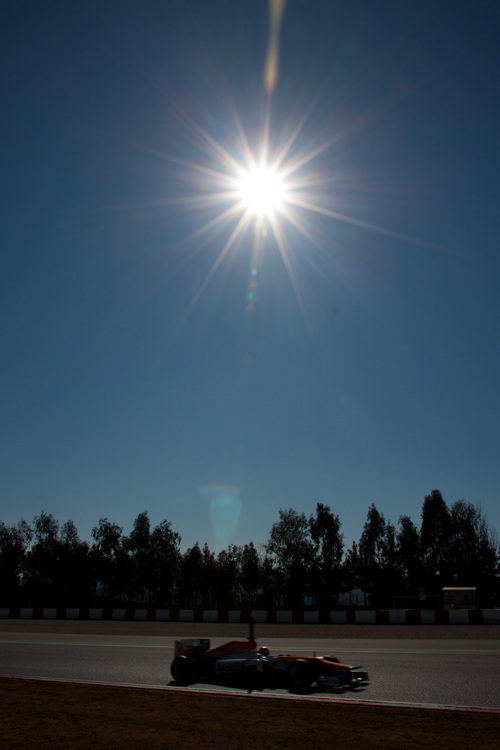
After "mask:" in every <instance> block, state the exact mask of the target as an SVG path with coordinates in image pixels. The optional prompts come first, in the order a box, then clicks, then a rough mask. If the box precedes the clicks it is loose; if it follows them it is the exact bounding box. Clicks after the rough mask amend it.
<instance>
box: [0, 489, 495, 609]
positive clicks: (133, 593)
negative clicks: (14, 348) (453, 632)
mask: <svg viewBox="0 0 500 750" xmlns="http://www.w3.org/2000/svg"><path fill="white" fill-rule="evenodd" d="M443 586H476V587H477V588H478V592H479V596H480V603H481V606H491V605H493V604H495V602H497V601H498V597H499V594H500V549H499V546H498V539H497V534H496V531H495V530H494V529H492V528H490V527H489V525H488V523H487V520H486V518H485V516H484V515H483V513H482V511H481V509H480V508H478V507H477V506H474V505H473V504H471V503H469V502H466V501H465V500H458V501H457V502H455V503H453V504H452V505H451V507H448V505H447V504H446V502H445V501H444V499H443V497H442V494H441V492H440V491H439V490H433V491H432V492H431V493H430V494H429V495H427V496H426V497H425V498H424V502H423V505H422V510H421V522H420V526H417V525H416V524H415V523H414V522H413V521H412V519H411V518H410V517H409V516H407V515H402V516H400V518H399V519H398V522H397V524H396V525H394V524H393V523H392V522H391V521H390V520H386V519H385V517H384V515H383V513H381V512H380V511H379V510H378V509H377V508H376V507H375V505H374V504H372V505H370V507H369V508H368V512H367V518H366V521H365V523H364V526H363V530H362V533H361V536H360V538H359V540H358V541H355V542H353V543H352V545H351V547H350V548H348V549H346V548H345V544H344V535H343V533H342V524H341V520H340V517H339V516H338V515H337V514H336V513H335V512H333V511H332V510H331V508H330V507H329V506H327V505H325V504H323V503H317V505H316V509H315V512H314V514H312V515H310V516H309V517H307V516H306V515H305V514H304V513H299V512H297V511H295V510H294V509H293V508H289V509H281V510H280V512H279V520H278V521H277V522H276V523H274V524H273V525H272V528H271V530H270V533H269V537H268V540H267V542H266V543H265V544H263V545H262V547H261V548H259V549H257V548H256V546H255V544H254V543H253V542H249V543H248V544H245V545H243V546H237V545H233V544H231V545H229V546H228V547H227V549H224V550H222V551H220V552H219V553H218V554H217V555H216V554H215V553H214V552H213V551H212V550H211V549H210V548H209V546H208V545H207V544H204V545H203V546H200V545H199V544H198V542H197V543H196V544H194V545H193V546H192V547H190V548H188V549H186V550H185V551H184V552H182V551H181V537H180V535H179V534H178V533H177V532H176V531H174V530H173V528H172V525H171V523H170V522H169V521H166V520H165V521H162V522H161V523H159V524H158V525H156V526H154V527H152V525H151V522H150V519H149V515H148V512H147V511H144V512H142V513H139V515H138V516H137V518H136V519H135V521H134V523H133V528H132V531H131V532H130V534H129V535H128V536H127V535H124V533H123V529H122V528H121V527H120V526H119V525H117V524H116V523H113V522H112V521H110V520H109V519H108V518H101V519H99V523H98V525H97V526H95V527H94V528H93V529H92V541H91V542H88V541H84V540H81V539H80V537H79V534H78V530H77V528H76V526H75V524H74V523H73V521H66V522H65V523H64V524H63V525H62V526H61V525H60V524H59V522H58V521H57V520H56V519H55V518H54V516H52V515H51V514H48V513H45V512H44V511H42V512H41V513H40V514H39V515H38V516H35V518H34V520H33V523H32V524H29V523H27V522H26V521H24V520H21V521H20V522H19V523H18V524H17V526H9V525H7V524H5V523H3V522H2V521H0V605H1V606H12V605H21V606H47V607H48V606H67V607H68V606H69V607H70V606H109V605H114V606H125V605H126V604H128V605H137V604H142V605H146V606H155V607H183V608H198V607H200V608H203V607H205V608H217V609H224V608H257V607H262V608H268V607H290V608H298V609H300V608H303V607H304V606H310V607H312V608H315V609H331V608H335V607H338V606H345V605H346V603H349V602H350V601H351V599H350V598H349V595H348V593H347V592H353V591H355V590H356V591H358V593H359V594H360V596H361V602H359V600H358V603H361V604H362V605H365V606H369V607H376V608H391V607H394V606H396V607H398V608H399V607H401V608H413V607H425V606H430V607H437V606H439V596H440V592H441V588H442V587H443Z"/></svg>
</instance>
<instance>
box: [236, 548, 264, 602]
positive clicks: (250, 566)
mask: <svg viewBox="0 0 500 750" xmlns="http://www.w3.org/2000/svg"><path fill="white" fill-rule="evenodd" d="M240 564H241V572H240V583H241V589H242V597H243V598H242V604H243V605H245V606H249V605H250V604H251V603H252V602H253V601H254V600H255V598H256V597H257V592H258V590H259V588H260V587H261V583H262V563H261V560H260V557H259V554H258V552H257V550H256V549H255V545H254V543H253V542H249V543H248V544H245V546H244V547H243V550H242V551H241V563H240Z"/></svg>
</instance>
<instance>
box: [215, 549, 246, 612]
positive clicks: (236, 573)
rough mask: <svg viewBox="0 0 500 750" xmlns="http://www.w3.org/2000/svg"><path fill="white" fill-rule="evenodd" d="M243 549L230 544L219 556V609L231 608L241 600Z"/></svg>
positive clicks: (217, 600)
mask: <svg viewBox="0 0 500 750" xmlns="http://www.w3.org/2000/svg"><path fill="white" fill-rule="evenodd" d="M240 570H241V548H240V547H237V546H236V545H234V544H230V545H229V547H228V548H227V549H224V550H221V552H219V554H218V555H217V582H216V604H217V607H228V608H229V607H231V605H233V604H234V603H235V602H238V601H239V598H240Z"/></svg>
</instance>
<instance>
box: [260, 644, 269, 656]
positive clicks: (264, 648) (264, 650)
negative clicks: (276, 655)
mask: <svg viewBox="0 0 500 750" xmlns="http://www.w3.org/2000/svg"><path fill="white" fill-rule="evenodd" d="M257 653H258V654H260V655H261V656H269V649H268V647H267V646H261V647H260V648H259V650H258V652H257Z"/></svg>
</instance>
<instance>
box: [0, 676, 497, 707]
mask: <svg viewBox="0 0 500 750" xmlns="http://www.w3.org/2000/svg"><path fill="white" fill-rule="evenodd" d="M0 678H7V679H16V680H36V681H39V682H61V683H66V684H75V685H94V686H96V687H114V688H134V689H136V690H137V689H139V690H155V691H164V692H174V693H177V694H194V695H212V696H222V697H224V696H226V697H231V698H260V699H264V700H266V699H268V698H269V699H271V700H292V701H303V702H315V703H341V704H343V705H346V706H353V705H354V706H367V707H372V708H416V709H421V710H424V709H425V710H438V711H462V712H463V711H466V712H472V713H488V714H500V708H495V707H492V706H455V705H448V704H438V703H405V702H398V701H381V700H369V699H363V698H338V697H336V696H333V695H328V696H325V695H294V694H293V693H271V692H269V693H265V694H264V693H263V692H260V691H248V692H243V691H237V690H231V689H228V690H217V688H211V687H207V688H204V687H188V688H186V687H182V688H178V687H174V686H173V685H144V684H141V683H134V682H99V681H94V680H77V679H71V680H69V679H66V678H64V677H26V676H25V675H15V674H0Z"/></svg>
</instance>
